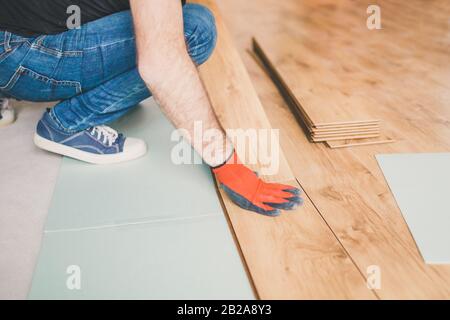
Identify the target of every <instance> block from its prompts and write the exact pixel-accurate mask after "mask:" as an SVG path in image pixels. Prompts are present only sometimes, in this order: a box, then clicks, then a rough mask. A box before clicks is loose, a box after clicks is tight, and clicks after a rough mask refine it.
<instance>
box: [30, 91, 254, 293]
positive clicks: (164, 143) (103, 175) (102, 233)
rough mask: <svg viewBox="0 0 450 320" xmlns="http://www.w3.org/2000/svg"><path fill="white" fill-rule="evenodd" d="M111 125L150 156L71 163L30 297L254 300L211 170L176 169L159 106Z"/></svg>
mask: <svg viewBox="0 0 450 320" xmlns="http://www.w3.org/2000/svg"><path fill="white" fill-rule="evenodd" d="M112 126H113V127H114V128H117V129H119V130H120V131H122V132H124V133H125V134H126V135H128V136H134V137H137V138H142V139H145V140H146V141H147V143H148V147H149V153H148V154H147V155H146V156H145V157H143V158H142V159H139V160H136V161H133V162H129V163H125V164H118V165H109V166H94V165H88V164H84V163H81V162H79V161H75V160H71V159H64V160H63V164H62V167H61V171H60V175H59V178H58V182H57V184H56V187H55V192H54V195H53V200H52V203H51V206H50V210H49V213H48V218H47V222H46V227H45V234H44V239H43V243H42V248H41V253H40V257H39V261H38V263H37V266H36V269H35V272H34V277H33V283H32V288H31V290H30V293H29V298H30V299H58V298H59V299H253V298H254V295H253V292H252V288H251V285H250V282H249V280H248V277H247V275H246V272H245V268H244V266H243V263H242V261H241V259H240V256H239V253H238V249H237V247H236V244H235V243H234V241H233V237H232V235H231V231H230V228H229V226H228V224H227V220H226V219H225V217H224V213H223V210H222V207H221V205H220V201H219V198H218V196H217V193H216V191H215V186H214V181H213V179H212V175H211V172H210V170H209V168H208V167H207V166H204V165H175V164H173V162H172V161H171V156H170V155H171V150H172V147H173V146H174V145H175V144H176V143H177V142H172V141H171V139H170V136H171V134H172V132H173V127H172V125H171V124H170V123H169V122H168V121H167V119H166V118H165V117H164V116H163V114H162V113H161V112H160V110H159V107H158V106H157V105H156V104H155V103H154V101H153V100H152V99H150V100H147V101H145V102H144V103H143V104H142V106H140V107H138V108H136V109H135V110H133V111H132V112H131V113H129V114H128V115H127V116H125V117H124V118H123V119H121V120H120V121H119V122H118V123H116V124H114V125H112ZM78 280H79V281H78ZM77 281H78V282H77ZM74 283H75V284H76V285H74ZM78 285H80V288H79V287H78ZM78 288H79V289H78Z"/></svg>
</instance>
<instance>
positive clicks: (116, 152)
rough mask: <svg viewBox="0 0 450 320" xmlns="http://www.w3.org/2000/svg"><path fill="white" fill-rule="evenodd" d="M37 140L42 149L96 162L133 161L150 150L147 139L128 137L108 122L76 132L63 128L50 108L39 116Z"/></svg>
mask: <svg viewBox="0 0 450 320" xmlns="http://www.w3.org/2000/svg"><path fill="white" fill-rule="evenodd" d="M34 143H35V144H36V146H38V147H39V148H41V149H44V150H47V151H50V152H54V153H58V154H61V155H64V156H67V157H70V158H74V159H78V160H81V161H85V162H89V163H93V164H112V163H119V162H125V161H130V160H134V159H137V158H139V157H142V156H143V155H145V154H146V152H147V145H146V144H145V142H144V141H143V140H140V139H135V138H126V137H124V136H123V135H122V134H119V133H117V131H115V130H114V129H111V128H110V127H107V126H96V127H92V128H89V129H86V130H83V131H80V132H75V133H68V132H66V131H63V130H61V129H59V126H58V125H57V123H56V122H55V120H53V119H52V117H51V116H50V114H49V113H48V112H45V113H44V115H43V116H42V118H41V120H39V123H38V125H37V129H36V133H35V135H34Z"/></svg>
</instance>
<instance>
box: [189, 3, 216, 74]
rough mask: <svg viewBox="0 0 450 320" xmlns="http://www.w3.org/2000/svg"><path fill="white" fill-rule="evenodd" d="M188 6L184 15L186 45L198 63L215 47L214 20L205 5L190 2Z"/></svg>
mask: <svg viewBox="0 0 450 320" xmlns="http://www.w3.org/2000/svg"><path fill="white" fill-rule="evenodd" d="M190 7H191V8H190V9H191V10H187V11H188V12H187V14H188V16H187V17H185V28H186V29H187V30H186V33H187V45H188V50H189V53H190V55H191V57H192V59H193V60H194V61H195V63H196V64H198V65H200V64H202V63H204V62H205V61H206V60H208V58H209V57H210V56H211V55H212V53H213V51H214V48H215V47H216V42H217V28H216V21H215V18H214V15H213V13H212V12H211V11H210V10H209V9H208V8H207V7H205V6H203V5H199V4H191V5H190ZM189 11H191V12H189ZM190 30H192V32H191V33H190V32H189V31H190Z"/></svg>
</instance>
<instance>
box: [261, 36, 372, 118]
mask: <svg viewBox="0 0 450 320" xmlns="http://www.w3.org/2000/svg"><path fill="white" fill-rule="evenodd" d="M254 47H255V50H256V52H257V54H258V55H259V56H260V57H261V58H262V60H263V61H265V62H266V63H265V64H266V65H267V66H268V67H270V68H271V69H273V71H274V74H276V75H277V78H278V80H279V81H280V82H281V83H282V85H284V86H286V87H288V88H289V90H290V91H291V94H292V95H293V97H295V101H296V102H297V107H298V108H299V109H301V113H302V114H304V115H305V117H306V119H307V122H308V123H310V124H311V125H313V126H315V127H320V126H322V127H323V126H333V125H347V124H362V123H373V122H375V121H374V119H371V118H370V117H368V114H367V112H366V110H367V109H368V108H369V107H370V106H367V104H368V103H369V101H366V100H365V99H364V98H362V97H360V96H358V95H351V96H345V95H344V94H343V93H342V92H341V91H340V90H339V88H338V87H337V86H338V84H340V83H341V82H344V81H345V79H341V78H340V77H339V76H340V75H339V74H336V73H331V72H330V70H329V69H328V68H327V65H329V64H330V63H331V61H328V60H326V59H325V58H323V59H321V58H322V56H321V55H320V53H314V54H311V49H310V48H307V47H305V44H304V43H303V42H302V41H299V40H298V39H296V38H294V37H293V36H290V35H287V34H277V35H271V36H270V37H269V36H267V37H261V38H258V40H256V39H254ZM305 52H306V53H305Z"/></svg>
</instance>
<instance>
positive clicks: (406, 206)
mask: <svg viewBox="0 0 450 320" xmlns="http://www.w3.org/2000/svg"><path fill="white" fill-rule="evenodd" d="M377 160H378V163H379V165H380V167H381V169H382V171H383V173H384V176H385V177H386V180H387V182H388V184H389V187H390V189H391V191H392V193H393V194H394V197H395V199H396V201H397V204H398V206H399V207H400V210H401V211H402V214H403V217H404V218H405V221H406V223H407V224H408V227H409V229H410V231H411V233H412V235H413V237H414V239H415V241H416V243H417V246H418V248H419V250H420V252H421V254H422V257H423V258H424V260H425V262H426V263H430V264H441V263H450V153H416V154H389V155H377Z"/></svg>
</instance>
